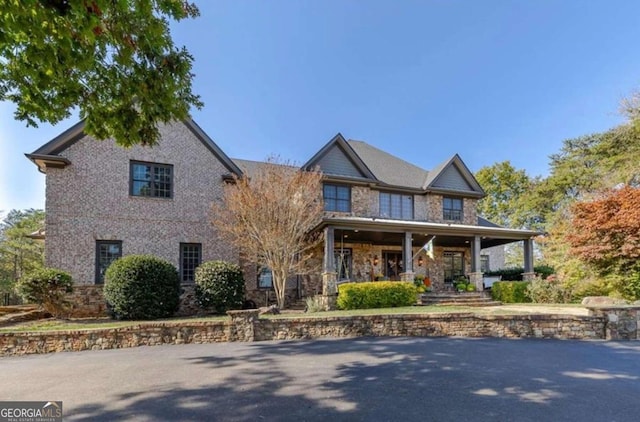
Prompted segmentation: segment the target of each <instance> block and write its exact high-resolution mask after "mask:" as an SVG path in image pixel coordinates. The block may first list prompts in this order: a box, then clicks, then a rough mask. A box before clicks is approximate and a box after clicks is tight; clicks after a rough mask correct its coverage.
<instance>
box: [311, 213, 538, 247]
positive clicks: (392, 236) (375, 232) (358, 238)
mask: <svg viewBox="0 0 640 422" xmlns="http://www.w3.org/2000/svg"><path fill="white" fill-rule="evenodd" d="M323 226H333V227H334V234H335V242H336V245H338V244H339V242H340V241H341V240H344V241H345V242H350V243H371V244H375V245H384V244H386V245H389V244H397V245H401V244H402V239H403V238H404V233H405V232H411V233H412V240H413V246H415V247H420V246H423V245H424V244H425V243H426V242H427V241H428V240H429V239H430V238H431V237H432V236H434V235H435V236H436V238H435V240H434V244H435V246H449V247H453V246H457V247H467V246H469V244H470V242H472V241H473V239H474V237H475V236H480V238H481V246H482V248H489V247H492V246H498V245H504V244H507V243H512V242H517V241H522V240H526V239H531V238H532V237H535V236H537V235H539V234H541V233H538V232H534V231H531V230H513V229H505V228H502V227H498V228H496V227H484V226H469V225H462V224H444V223H428V222H420V221H402V220H387V219H377V218H363V217H339V218H335V217H332V218H327V219H325V220H323V222H322V224H321V225H320V227H323Z"/></svg>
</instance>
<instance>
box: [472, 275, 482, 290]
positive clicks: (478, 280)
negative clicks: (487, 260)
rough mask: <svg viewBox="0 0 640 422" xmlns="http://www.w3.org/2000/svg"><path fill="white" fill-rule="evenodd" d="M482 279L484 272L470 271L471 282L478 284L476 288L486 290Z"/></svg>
mask: <svg viewBox="0 0 640 422" xmlns="http://www.w3.org/2000/svg"><path fill="white" fill-rule="evenodd" d="M482 280H483V279H482V273H469V282H470V283H471V284H473V285H474V286H476V290H477V291H479V292H482V291H484V286H483V285H482Z"/></svg>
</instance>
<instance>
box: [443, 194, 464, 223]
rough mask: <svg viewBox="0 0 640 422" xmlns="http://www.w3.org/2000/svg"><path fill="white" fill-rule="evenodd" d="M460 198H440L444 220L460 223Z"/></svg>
mask: <svg viewBox="0 0 640 422" xmlns="http://www.w3.org/2000/svg"><path fill="white" fill-rule="evenodd" d="M462 209H463V208H462V198H449V197H446V196H445V197H444V198H442V218H443V219H444V220H451V221H462V215H463V213H462Z"/></svg>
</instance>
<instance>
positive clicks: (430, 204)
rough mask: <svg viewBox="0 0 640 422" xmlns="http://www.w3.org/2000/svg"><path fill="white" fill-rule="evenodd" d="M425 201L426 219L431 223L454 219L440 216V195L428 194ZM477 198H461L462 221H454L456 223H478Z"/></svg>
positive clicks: (449, 221)
mask: <svg viewBox="0 0 640 422" xmlns="http://www.w3.org/2000/svg"><path fill="white" fill-rule="evenodd" d="M425 201H426V211H427V218H426V220H427V221H429V222H432V223H453V222H454V221H451V220H445V219H443V218H442V195H435V194H428V195H426V198H425ZM477 202H478V200H477V199H473V198H463V201H462V213H463V216H462V222H458V221H456V222H455V223H458V224H460V223H461V224H467V225H469V226H477V225H478V211H477Z"/></svg>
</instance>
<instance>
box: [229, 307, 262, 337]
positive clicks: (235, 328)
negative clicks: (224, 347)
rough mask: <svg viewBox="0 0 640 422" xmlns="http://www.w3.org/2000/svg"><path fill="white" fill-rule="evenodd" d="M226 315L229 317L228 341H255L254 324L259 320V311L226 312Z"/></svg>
mask: <svg viewBox="0 0 640 422" xmlns="http://www.w3.org/2000/svg"><path fill="white" fill-rule="evenodd" d="M227 315H229V316H230V317H231V324H230V325H229V341H255V339H256V333H255V324H257V322H258V319H259V315H260V310H259V309H247V310H238V311H227Z"/></svg>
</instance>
